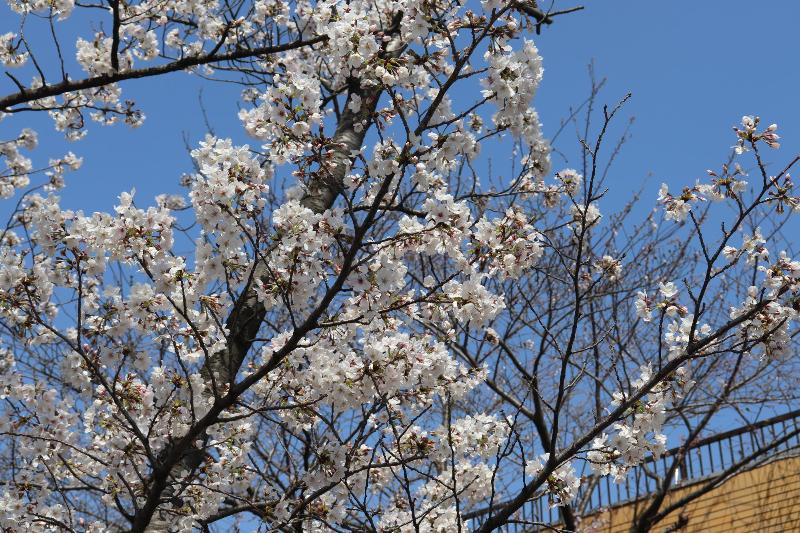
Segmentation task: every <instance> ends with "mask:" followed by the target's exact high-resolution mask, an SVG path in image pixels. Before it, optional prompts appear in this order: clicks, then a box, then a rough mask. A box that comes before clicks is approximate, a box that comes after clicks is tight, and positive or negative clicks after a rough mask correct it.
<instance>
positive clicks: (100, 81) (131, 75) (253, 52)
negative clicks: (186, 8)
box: [0, 35, 328, 113]
mask: <svg viewBox="0 0 800 533" xmlns="http://www.w3.org/2000/svg"><path fill="white" fill-rule="evenodd" d="M327 40H328V36H327V35H320V36H318V37H314V38H313V39H308V40H306V41H303V40H299V41H292V42H291V43H286V44H279V45H276V46H263V47H261V48H251V49H241V50H236V51H234V52H229V53H227V54H215V53H210V54H207V55H202V56H189V57H184V58H182V59H178V60H176V61H173V62H171V63H166V64H164V65H158V66H155V67H148V68H141V69H133V70H127V71H123V72H115V73H113V74H104V75H102V76H94V77H91V78H85V79H82V80H65V81H62V82H61V83H56V84H52V85H43V86H41V87H37V88H36V89H24V88H21V89H20V91H19V92H17V93H13V94H9V95H7V96H4V97H3V98H0V111H4V112H7V113H8V112H11V111H12V110H11V106H14V105H19V104H24V103H27V102H32V101H34V100H39V99H42V98H48V97H50V96H58V95H61V94H65V93H70V92H74V91H80V90H83V89H94V88H96V87H103V86H105V85H108V84H110V83H116V82H119V81H124V80H131V79H139V78H148V77H150V76H160V75H162V74H169V73H170V72H177V71H179V70H185V69H187V68H191V67H196V66H199V65H207V64H209V63H220V62H223V61H233V60H236V59H245V58H248V57H253V56H260V55H269V54H276V53H279V52H285V51H287V50H293V49H295V48H302V47H303V46H311V45H314V44H317V43H321V42H323V41H327Z"/></svg>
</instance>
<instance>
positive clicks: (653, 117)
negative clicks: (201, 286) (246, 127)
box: [0, 0, 800, 211]
mask: <svg viewBox="0 0 800 533" xmlns="http://www.w3.org/2000/svg"><path fill="white" fill-rule="evenodd" d="M540 3H541V4H542V5H543V6H546V4H545V3H544V2H540ZM571 5H573V4H568V3H567V2H565V1H564V0H559V1H558V2H557V3H556V6H555V7H556V8H557V9H563V8H565V7H570V6H571ZM585 6H586V9H585V10H584V11H582V12H578V13H575V14H571V15H566V16H562V17H559V18H557V19H556V23H555V24H553V25H552V26H551V27H548V28H545V29H544V30H543V32H542V34H541V35H540V36H538V37H537V38H536V39H535V41H536V44H537V46H538V47H539V48H540V51H541V54H542V56H543V58H544V65H545V78H544V81H543V83H542V86H541V88H540V91H539V94H538V95H537V98H536V106H537V108H538V110H539V113H540V115H541V118H542V121H543V122H544V125H545V133H546V134H549V135H552V134H553V132H555V131H556V130H557V129H558V126H559V123H560V121H561V120H562V119H563V118H564V117H566V116H567V115H568V113H569V109H570V107H571V106H575V105H577V104H579V103H580V102H581V101H582V100H583V99H584V98H585V97H586V96H587V94H588V76H587V68H586V67H587V64H588V63H589V62H590V61H592V60H594V63H595V72H596V75H597V77H599V78H603V77H604V78H607V84H606V87H605V89H604V91H603V92H602V93H601V95H600V99H599V102H600V103H609V104H613V103H614V102H616V101H617V100H618V99H619V98H621V97H622V96H623V95H624V94H626V93H627V92H632V93H633V97H632V98H631V100H630V101H629V102H628V104H627V105H626V107H625V109H624V115H625V116H633V117H635V123H634V125H633V128H632V130H631V132H632V137H631V139H630V141H629V143H628V144H627V147H626V148H625V150H624V152H623V154H622V156H621V157H620V158H619V160H618V162H617V163H616V165H615V167H614V168H615V171H614V172H613V173H612V174H611V175H610V177H609V181H608V186H609V187H610V194H609V198H608V199H607V200H606V201H607V202H609V203H610V204H611V207H613V205H614V204H616V201H615V198H620V195H624V194H626V193H629V192H630V191H631V189H633V188H637V189H638V188H639V187H640V186H641V184H642V182H643V180H644V179H645V178H648V177H649V178H650V179H649V180H648V183H647V185H646V191H647V192H646V194H645V197H644V200H645V203H646V204H648V205H652V202H653V200H654V199H655V196H656V193H657V189H658V186H659V184H660V183H661V182H662V181H665V182H667V183H669V184H671V185H674V186H679V185H682V184H688V183H693V182H694V180H695V179H696V178H697V177H701V176H702V175H703V174H704V170H705V169H706V168H717V167H718V165H719V164H720V163H721V162H722V161H723V160H724V159H725V157H726V155H727V153H728V150H729V148H730V146H731V145H732V144H733V136H732V132H731V129H730V128H731V126H733V125H735V124H736V123H738V120H739V118H740V117H741V115H743V114H758V115H760V116H761V117H762V118H763V119H764V120H765V121H766V122H767V123H771V122H778V124H779V126H780V130H779V133H781V135H782V136H783V137H784V138H783V141H784V145H783V146H784V147H783V148H782V149H781V150H780V151H779V152H770V153H769V157H770V158H771V160H772V161H774V162H775V164H776V165H777V164H782V163H784V162H785V161H787V160H788V159H789V158H790V157H791V156H792V155H793V154H794V153H795V152H797V151H798V147H800V111H798V106H797V102H796V100H795V95H796V93H797V90H796V84H797V81H798V77H800V74H798V73H797V72H796V71H795V69H794V68H793V67H794V65H795V63H796V62H797V56H796V53H797V44H796V42H795V38H794V37H793V35H794V29H795V28H794V25H795V24H796V20H797V17H798V15H800V6H799V5H798V4H797V3H795V2H789V1H783V2H780V1H779V2H759V3H757V4H754V3H753V2H745V1H740V0H724V1H723V0H714V1H711V0H708V1H704V2H659V3H655V2H647V1H641V0H626V1H623V0H602V1H601V0H588V1H586V2H585ZM8 15H9V11H8V10H7V8H6V7H5V5H3V6H2V7H0V20H3V19H4V18H5V17H6V16H8ZM69 24H70V25H72V24H75V22H70V23H69ZM9 29H12V27H7V25H6V24H3V31H7V30H9ZM68 30H69V28H67V33H68ZM83 33H84V34H85V31H84V32H83ZM68 46H69V45H68ZM68 55H69V54H68ZM123 88H124V91H125V94H126V95H127V96H129V97H133V98H134V99H135V100H136V101H137V102H138V103H139V105H140V107H141V108H142V109H143V110H144V112H145V114H146V115H147V120H146V121H145V124H144V126H143V127H141V128H140V129H138V130H133V131H131V130H130V129H129V128H127V127H124V126H114V127H110V128H109V127H99V126H96V125H93V126H92V127H91V128H90V132H89V135H88V137H87V138H86V139H84V140H83V141H80V142H78V143H67V142H66V141H64V140H63V138H62V137H61V135H60V134H57V133H55V132H53V131H52V126H51V123H50V121H49V119H48V118H47V117H45V116H38V117H33V116H32V115H30V114H27V115H26V116H25V117H24V120H25V125H34V127H36V129H37V130H38V131H39V132H40V134H41V141H42V143H41V147H40V148H39V150H38V155H39V156H40V157H44V156H54V155H57V154H59V153H62V152H63V151H64V150H66V149H71V150H73V151H74V152H75V153H76V154H78V155H80V156H83V157H84V158H85V165H84V167H83V168H82V169H81V171H80V172H78V173H76V174H72V175H70V176H68V189H67V190H66V191H63V193H62V195H63V197H64V204H65V205H66V206H69V207H75V208H83V209H86V210H88V211H91V210H98V209H109V208H110V207H111V206H112V205H113V203H114V201H115V200H116V197H117V195H118V194H119V192H120V191H122V190H129V189H130V188H131V187H136V189H137V191H138V194H137V197H138V198H139V200H140V201H143V203H147V202H148V201H149V200H150V199H151V198H152V197H153V196H154V195H155V194H157V193H159V192H164V191H165V190H175V189H176V184H177V180H178V178H179V176H180V175H181V173H183V172H187V171H190V170H191V166H190V162H189V158H188V155H187V151H186V148H185V143H184V136H185V137H186V138H187V139H188V141H189V145H190V146H195V145H196V143H197V141H198V140H199V139H201V138H202V137H203V135H204V133H205V131H206V127H205V125H204V120H203V117H202V114H201V112H200V105H199V98H200V90H201V88H202V90H203V93H202V97H203V101H204V102H205V104H206V107H207V110H208V114H209V119H210V122H211V124H212V126H214V128H215V132H216V133H217V135H219V136H225V137H232V138H234V140H236V141H238V142H251V143H252V144H257V143H256V142H255V141H252V140H249V139H248V138H247V137H246V135H245V134H244V132H243V130H242V128H241V126H240V123H239V120H238V119H237V118H236V110H237V108H236V106H237V96H238V94H239V90H238V88H236V87H233V86H230V85H224V84H214V83H208V82H206V81H204V80H201V79H199V78H197V77H195V76H191V75H186V74H181V73H178V74H172V75H170V76H168V77H163V78H160V79H147V80H133V81H129V82H127V83H125V84H124V85H123ZM11 90H12V87H11V84H10V81H8V80H5V79H4V80H0V92H2V93H4V94H5V93H7V92H10V91H11ZM620 124H622V122H620ZM20 125H21V121H20V120H18V119H10V120H5V121H3V122H0V135H2V136H3V137H6V136H7V135H8V134H10V133H11V131H16V130H18V128H19V127H20ZM575 139H576V137H575V134H574V130H571V129H568V130H567V131H565V132H564V134H562V137H561V138H560V139H559V145H558V146H559V147H560V148H561V149H563V150H565V151H566V152H567V153H569V150H575V149H576V148H577V143H576V142H575ZM573 153H574V152H573ZM488 155H489V156H498V157H502V154H488ZM562 164H563V163H561V162H560V161H559V160H558V159H557V158H556V160H555V165H554V166H556V167H559V166H561V165H562Z"/></svg>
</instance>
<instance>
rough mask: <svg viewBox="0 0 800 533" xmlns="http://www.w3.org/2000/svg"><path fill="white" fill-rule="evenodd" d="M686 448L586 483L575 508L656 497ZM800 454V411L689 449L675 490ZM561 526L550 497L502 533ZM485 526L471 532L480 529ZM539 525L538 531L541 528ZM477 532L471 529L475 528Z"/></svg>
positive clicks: (581, 511)
mask: <svg viewBox="0 0 800 533" xmlns="http://www.w3.org/2000/svg"><path fill="white" fill-rule="evenodd" d="M682 449H683V447H678V448H673V449H671V450H668V451H667V452H665V453H664V455H663V456H661V457H660V458H658V459H656V458H654V457H650V458H648V459H646V460H645V461H644V462H643V463H642V464H641V465H639V466H637V467H635V468H632V469H630V470H629V471H628V474H627V477H626V478H625V479H624V480H623V481H621V482H618V483H617V482H614V481H613V480H612V479H610V478H609V477H608V476H605V477H595V476H589V477H588V478H584V480H583V481H584V482H583V484H582V487H581V490H580V492H579V493H578V497H577V498H576V502H575V504H574V508H575V509H576V514H578V515H580V516H587V515H590V514H592V513H594V512H597V511H599V510H601V509H605V508H609V507H614V506H618V505H622V504H625V503H627V502H631V501H635V500H638V499H640V498H645V497H647V496H648V495H650V494H653V493H654V492H656V491H657V490H658V488H659V484H660V483H661V480H663V479H664V477H665V476H666V475H667V473H668V472H669V471H670V470H671V466H672V463H673V461H674V460H675V458H676V457H677V456H678V455H679V453H680V452H681V451H682ZM798 451H800V410H797V411H793V412H790V413H786V414H783V415H780V416H776V417H774V418H770V419H767V420H763V421H760V422H756V423H754V424H750V425H748V426H744V427H741V428H737V429H734V430H731V431H726V432H724V433H719V434H717V435H713V436H711V437H707V438H703V439H698V440H696V441H694V442H692V443H690V445H689V446H688V447H687V448H686V449H685V453H686V455H685V457H684V459H683V461H682V462H681V464H680V466H679V468H676V469H675V472H674V479H673V483H672V486H671V488H677V487H681V486H685V485H689V484H692V483H696V482H699V481H702V480H703V479H707V478H710V477H712V476H718V475H720V474H722V473H724V472H726V470H729V469H732V468H734V467H737V465H738V464H739V463H741V462H742V461H744V460H745V459H748V458H750V457H751V456H753V455H754V454H757V455H758V460H760V461H762V460H767V459H773V458H776V457H778V456H780V455H782V454H790V453H794V452H798ZM560 521H561V519H560V512H559V509H557V508H551V507H550V505H549V502H548V500H547V498H546V497H541V498H538V499H536V500H532V501H530V502H528V503H527V504H526V505H525V506H523V508H522V509H520V511H518V513H517V514H516V517H515V519H514V521H513V522H511V523H509V524H508V525H506V526H504V527H503V528H502V529H501V530H500V531H502V532H505V533H522V532H535V531H540V530H546V529H548V528H547V527H546V526H547V525H555V524H558V523H559V522H560ZM479 524H480V520H476V521H475V522H473V524H471V526H475V527H477V526H478V525H479ZM536 524H539V525H536ZM471 529H472V528H471Z"/></svg>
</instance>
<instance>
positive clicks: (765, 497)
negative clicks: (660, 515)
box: [582, 457, 800, 533]
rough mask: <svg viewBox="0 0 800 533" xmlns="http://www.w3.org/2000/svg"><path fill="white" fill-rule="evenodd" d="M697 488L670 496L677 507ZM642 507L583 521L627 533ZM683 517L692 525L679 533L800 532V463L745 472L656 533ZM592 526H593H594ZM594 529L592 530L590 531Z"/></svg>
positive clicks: (602, 531)
mask: <svg viewBox="0 0 800 533" xmlns="http://www.w3.org/2000/svg"><path fill="white" fill-rule="evenodd" d="M698 487H699V484H697V483H696V484H693V485H690V486H687V487H682V488H680V489H678V490H675V491H673V493H672V494H670V495H668V496H667V498H666V501H665V504H666V505H668V504H669V503H670V502H674V501H676V500H678V499H680V498H681V497H683V496H685V495H686V494H687V493H689V492H691V491H692V490H696V489H697V488H698ZM642 505H643V502H633V503H629V504H626V505H622V506H620V507H615V508H613V509H611V510H610V511H605V512H603V513H600V514H598V515H595V516H593V517H587V518H585V519H584V520H583V524H582V526H583V527H584V528H587V526H589V527H588V528H587V529H588V530H589V531H592V532H596V533H622V532H627V531H629V528H630V524H631V520H632V518H633V516H635V514H636V511H637V508H638V509H639V510H641V509H642ZM681 514H684V515H685V516H686V517H687V518H688V519H689V520H688V523H687V525H686V526H685V527H684V528H683V529H679V530H677V531H680V532H681V533H701V532H702V533H783V532H800V457H790V458H786V459H780V460H775V461H773V462H771V463H768V464H766V465H764V466H761V467H758V468H755V469H753V470H748V471H746V472H742V473H740V474H738V475H736V476H734V477H732V478H731V479H729V480H728V481H726V482H725V483H723V484H722V485H721V486H719V487H717V488H715V489H714V490H712V491H710V492H708V493H707V494H705V495H703V496H701V497H699V498H698V499H696V500H694V501H692V502H691V503H689V504H688V505H687V506H686V507H684V508H682V509H679V510H677V511H675V512H673V513H672V514H670V515H669V516H667V517H666V518H665V519H664V520H663V521H661V522H659V523H658V524H656V526H655V527H654V528H653V529H652V533H659V532H662V531H664V530H665V529H666V528H668V527H669V526H671V525H673V524H675V523H676V521H677V520H678V518H679V516H680V515H681ZM590 524H591V525H590ZM592 526H594V527H592Z"/></svg>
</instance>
